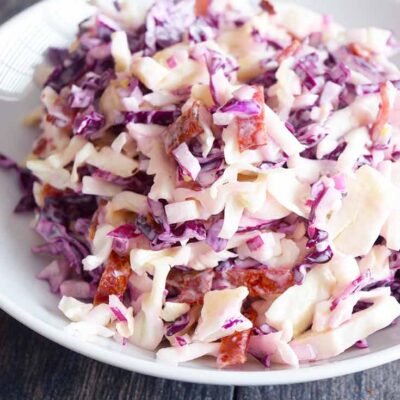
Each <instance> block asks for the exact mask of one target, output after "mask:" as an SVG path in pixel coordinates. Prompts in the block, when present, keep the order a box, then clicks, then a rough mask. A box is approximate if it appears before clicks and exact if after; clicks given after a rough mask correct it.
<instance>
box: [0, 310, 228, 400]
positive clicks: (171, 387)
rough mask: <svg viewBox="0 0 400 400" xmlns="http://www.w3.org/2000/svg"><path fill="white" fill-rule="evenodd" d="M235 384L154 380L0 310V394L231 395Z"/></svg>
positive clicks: (74, 399)
mask: <svg viewBox="0 0 400 400" xmlns="http://www.w3.org/2000/svg"><path fill="white" fill-rule="evenodd" d="M232 397H233V388H230V387H223V386H211V385H210V386H207V385H195V384H190V383H182V382H174V381H168V380H165V379H156V378H151V377H148V376H144V375H141V374H136V373H131V372H128V371H124V370H121V369H119V368H115V367H111V366H108V365H105V364H102V363H99V362H97V361H93V360H90V359H88V358H86V357H84V356H81V355H79V354H76V353H73V352H72V351H69V350H66V349H64V348H62V347H61V346H59V345H57V344H55V343H52V342H50V341H49V340H47V339H45V338H43V337H41V336H40V335H37V334H36V333H34V332H32V331H31V330H29V329H28V328H26V327H24V326H23V325H21V324H20V323H19V322H17V321H15V320H13V319H12V318H11V317H9V316H8V315H7V314H5V313H4V312H3V311H0V399H7V400H14V399H15V400H21V399H40V400H47V399H57V400H60V399H66V400H67V399H71V400H81V399H82V400H87V399H105V400H111V399H118V400H123V399H130V400H158V399H160V400H161V399H162V400H188V399H190V400H213V399H218V400H230V399H232Z"/></svg>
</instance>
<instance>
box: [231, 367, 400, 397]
mask: <svg viewBox="0 0 400 400" xmlns="http://www.w3.org/2000/svg"><path fill="white" fill-rule="evenodd" d="M399 380H400V361H397V362H393V363H391V364H387V365H384V366H382V367H378V368H373V369H371V370H368V371H364V372H360V373H357V374H353V375H348V376H344V377H340V378H335V379H329V380H323V381H317V382H310V383H304V384H297V385H290V386H289V385H286V386H265V387H252V388H251V387H247V388H246V387H239V388H236V393H235V400H292V399H293V400H295V399H296V400H297V399H301V400H330V399H333V400H398V399H399V398H400V386H399Z"/></svg>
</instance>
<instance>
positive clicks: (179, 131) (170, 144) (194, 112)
mask: <svg viewBox="0 0 400 400" xmlns="http://www.w3.org/2000/svg"><path fill="white" fill-rule="evenodd" d="M199 118H200V103H199V102H197V101H196V102H194V103H193V105H192V107H190V109H189V110H187V111H186V112H185V113H184V114H182V115H181V116H180V117H179V118H178V119H177V120H176V121H175V122H174V123H173V124H171V125H170V126H169V127H168V128H167V130H166V133H165V138H164V141H165V149H166V151H167V153H168V154H170V153H171V152H172V150H174V149H175V148H176V147H178V146H179V145H180V144H181V143H184V142H188V141H189V140H191V139H193V138H195V137H196V136H198V135H200V134H201V133H203V127H202V126H201V124H200V121H199Z"/></svg>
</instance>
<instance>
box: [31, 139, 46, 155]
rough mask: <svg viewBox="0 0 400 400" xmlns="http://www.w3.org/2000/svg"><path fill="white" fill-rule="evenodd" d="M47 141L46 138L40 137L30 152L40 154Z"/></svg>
mask: <svg viewBox="0 0 400 400" xmlns="http://www.w3.org/2000/svg"><path fill="white" fill-rule="evenodd" d="M48 143H49V141H48V139H46V138H44V137H40V138H39V139H38V140H37V141H36V143H35V144H34V147H33V150H32V153H33V154H34V155H35V156H41V155H42V154H43V153H44V152H45V150H46V148H47V144H48Z"/></svg>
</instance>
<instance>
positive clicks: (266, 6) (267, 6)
mask: <svg viewBox="0 0 400 400" xmlns="http://www.w3.org/2000/svg"><path fill="white" fill-rule="evenodd" d="M260 6H261V8H262V9H263V10H264V11H266V12H267V13H268V14H270V15H275V14H276V10H275V6H274V5H273V4H272V3H271V2H270V1H269V0H262V1H261V4H260Z"/></svg>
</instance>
